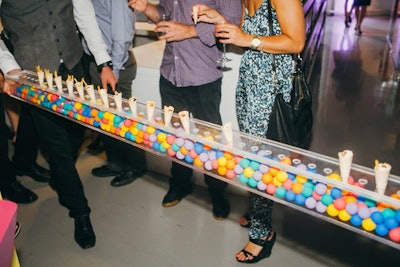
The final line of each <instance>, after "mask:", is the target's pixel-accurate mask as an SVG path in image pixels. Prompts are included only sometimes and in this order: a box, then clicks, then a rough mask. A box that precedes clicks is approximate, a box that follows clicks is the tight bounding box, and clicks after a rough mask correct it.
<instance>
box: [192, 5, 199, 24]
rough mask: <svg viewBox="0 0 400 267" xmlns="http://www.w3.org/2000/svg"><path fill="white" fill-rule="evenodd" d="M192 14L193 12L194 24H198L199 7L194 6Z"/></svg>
mask: <svg viewBox="0 0 400 267" xmlns="http://www.w3.org/2000/svg"><path fill="white" fill-rule="evenodd" d="M192 12H193V21H194V24H197V19H198V17H199V15H198V12H199V6H193V7H192Z"/></svg>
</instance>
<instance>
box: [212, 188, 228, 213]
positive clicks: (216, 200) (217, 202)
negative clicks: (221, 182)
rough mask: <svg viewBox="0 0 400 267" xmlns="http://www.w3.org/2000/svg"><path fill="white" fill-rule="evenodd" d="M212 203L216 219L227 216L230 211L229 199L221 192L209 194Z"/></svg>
mask: <svg viewBox="0 0 400 267" xmlns="http://www.w3.org/2000/svg"><path fill="white" fill-rule="evenodd" d="M211 200H212V204H213V216H214V218H215V219H216V220H224V219H226V218H227V217H228V215H229V212H230V211H231V208H230V205H229V201H228V200H227V199H226V198H225V197H224V195H223V194H222V193H221V194H218V195H216V194H214V195H212V196H211Z"/></svg>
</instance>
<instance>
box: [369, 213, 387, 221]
mask: <svg viewBox="0 0 400 267" xmlns="http://www.w3.org/2000/svg"><path fill="white" fill-rule="evenodd" d="M371 219H372V221H373V222H374V223H375V224H381V223H383V221H384V220H385V217H383V215H382V213H381V212H380V211H375V212H373V213H372V214H371Z"/></svg>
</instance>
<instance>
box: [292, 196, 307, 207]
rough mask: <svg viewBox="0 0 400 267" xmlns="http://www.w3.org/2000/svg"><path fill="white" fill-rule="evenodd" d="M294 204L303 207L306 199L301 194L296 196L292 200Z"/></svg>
mask: <svg viewBox="0 0 400 267" xmlns="http://www.w3.org/2000/svg"><path fill="white" fill-rule="evenodd" d="M294 202H295V203H296V204H297V205H304V203H305V202H306V198H305V197H304V196H303V195H302V194H297V195H296V197H295V199H294Z"/></svg>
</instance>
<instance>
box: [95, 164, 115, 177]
mask: <svg viewBox="0 0 400 267" xmlns="http://www.w3.org/2000/svg"><path fill="white" fill-rule="evenodd" d="M121 173H122V171H116V170H113V169H110V168H109V167H107V165H103V166H101V167H98V168H94V169H93V170H92V174H93V175H94V176H97V177H110V176H118V175H121Z"/></svg>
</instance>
